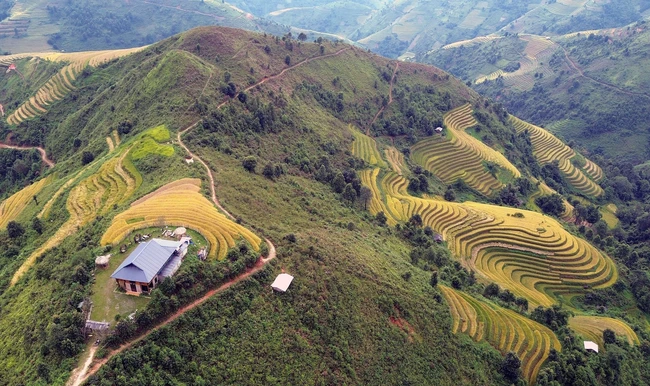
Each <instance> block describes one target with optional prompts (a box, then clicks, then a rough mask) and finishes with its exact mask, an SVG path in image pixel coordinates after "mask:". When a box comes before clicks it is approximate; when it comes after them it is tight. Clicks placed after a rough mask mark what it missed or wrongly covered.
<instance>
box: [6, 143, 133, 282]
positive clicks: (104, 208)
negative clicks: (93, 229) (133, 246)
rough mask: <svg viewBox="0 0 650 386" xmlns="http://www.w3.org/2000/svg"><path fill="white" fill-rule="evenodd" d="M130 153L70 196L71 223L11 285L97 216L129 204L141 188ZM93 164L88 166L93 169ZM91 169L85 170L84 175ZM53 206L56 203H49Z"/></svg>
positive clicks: (106, 165)
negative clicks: (136, 191) (36, 262)
mask: <svg viewBox="0 0 650 386" xmlns="http://www.w3.org/2000/svg"><path fill="white" fill-rule="evenodd" d="M128 152H129V150H128V149H127V150H123V151H122V152H121V153H117V154H116V155H115V156H114V157H113V158H110V159H109V160H107V161H106V162H104V163H103V164H102V166H101V167H100V168H99V170H98V171H97V172H95V173H94V174H92V175H90V176H89V177H87V178H86V179H84V180H82V181H81V182H80V183H79V184H77V185H76V186H75V187H74V188H72V190H71V191H70V194H69V196H68V199H67V201H66V209H67V210H68V213H70V217H69V218H68V220H67V221H66V222H65V223H64V224H63V225H62V226H61V227H60V228H59V229H58V230H57V232H56V233H55V234H54V236H52V237H51V238H50V239H49V240H48V241H47V242H45V244H43V245H41V246H40V247H39V248H38V249H36V250H35V251H34V252H33V253H32V254H31V255H30V256H29V257H28V258H27V260H25V262H24V263H23V265H22V266H21V267H20V268H19V269H18V271H16V273H15V274H14V277H13V278H12V279H11V284H12V285H13V284H15V283H16V282H18V280H19V279H20V278H21V277H22V275H24V274H25V272H27V270H28V269H29V268H31V266H32V265H34V262H35V261H36V259H37V258H39V257H40V256H41V255H43V254H44V253H45V252H47V251H48V250H50V249H52V248H54V247H56V246H57V245H59V244H60V243H61V241H63V240H64V239H65V238H66V237H68V236H70V235H71V234H73V233H74V232H76V231H77V230H78V229H79V228H80V227H82V226H84V225H86V224H88V223H89V222H91V221H92V220H94V219H95V218H96V217H97V216H98V215H101V214H106V213H107V212H109V211H110V210H112V209H113V206H114V205H119V204H121V203H124V201H126V200H128V199H129V198H130V197H131V196H132V195H133V193H134V192H135V190H136V189H137V188H138V186H139V183H141V181H142V177H141V176H140V175H139V173H138V171H137V170H136V169H135V168H133V167H131V165H130V163H129V162H128V160H127V155H128ZM93 165H94V163H93V164H91V165H89V166H93ZM87 169H88V168H85V169H84V170H82V172H85V171H86V170H87ZM75 180H76V178H72V179H70V180H69V181H68V182H67V183H66V184H65V185H64V187H66V186H69V185H68V184H72V183H73V181H75ZM63 189H64V188H63V187H62V188H61V189H59V191H57V193H55V196H57V197H58V195H60V194H61V193H59V192H63ZM50 202H52V203H53V202H54V201H53V200H50ZM50 202H48V203H47V204H46V207H48V208H47V210H46V208H43V212H41V214H40V216H42V215H47V213H48V212H49V207H51V204H50Z"/></svg>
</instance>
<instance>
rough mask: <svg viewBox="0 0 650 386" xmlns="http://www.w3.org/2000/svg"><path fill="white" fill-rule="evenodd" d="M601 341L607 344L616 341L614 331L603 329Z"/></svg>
mask: <svg viewBox="0 0 650 386" xmlns="http://www.w3.org/2000/svg"><path fill="white" fill-rule="evenodd" d="M603 341H604V342H605V343H607V344H612V343H616V333H615V332H614V331H612V330H610V329H609V328H607V329H605V331H603Z"/></svg>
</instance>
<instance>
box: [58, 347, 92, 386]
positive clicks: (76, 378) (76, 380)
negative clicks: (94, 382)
mask: <svg viewBox="0 0 650 386" xmlns="http://www.w3.org/2000/svg"><path fill="white" fill-rule="evenodd" d="M89 350H90V351H89V352H88V358H86V360H85V361H84V365H83V367H82V368H81V369H79V368H77V369H75V370H74V371H73V372H72V375H71V376H70V380H68V383H66V386H79V385H81V382H82V381H83V379H82V378H81V377H80V375H82V374H86V373H87V372H88V369H89V368H90V364H91V363H92V361H93V358H94V357H95V351H97V346H95V345H94V344H93V345H92V346H90V349H89Z"/></svg>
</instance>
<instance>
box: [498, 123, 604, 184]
mask: <svg viewBox="0 0 650 386" xmlns="http://www.w3.org/2000/svg"><path fill="white" fill-rule="evenodd" d="M510 120H511V122H512V124H513V126H514V128H515V130H516V131H517V133H522V132H524V131H528V133H529V134H530V140H531V142H532V144H533V154H534V155H535V158H537V161H538V162H539V163H540V164H542V165H545V164H549V163H552V162H554V161H557V162H558V166H559V168H560V171H561V172H562V174H563V175H564V177H565V178H566V180H567V182H568V183H569V184H570V185H571V186H572V187H573V188H575V189H576V190H577V191H579V192H581V193H583V194H585V195H587V196H592V197H598V196H600V195H602V194H603V189H602V188H601V187H600V186H598V184H597V183H596V182H595V181H594V180H593V179H592V178H593V177H591V178H590V176H592V173H593V176H596V177H597V178H602V177H603V174H602V170H601V169H600V167H598V166H597V165H596V164H594V163H593V162H591V161H589V160H586V164H585V172H583V171H582V170H580V169H579V168H577V167H576V166H575V165H573V163H572V162H571V159H572V158H574V157H575V156H576V153H575V151H573V149H571V148H570V147H568V146H567V145H565V144H564V143H563V142H562V141H560V140H559V139H558V138H557V137H555V136H554V135H553V134H551V133H549V132H548V131H546V130H544V129H542V128H541V127H538V126H535V125H532V124H530V123H528V122H525V121H522V120H521V119H519V118H517V117H514V116H512V115H511V116H510ZM587 171H588V172H587Z"/></svg>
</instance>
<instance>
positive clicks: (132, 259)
mask: <svg viewBox="0 0 650 386" xmlns="http://www.w3.org/2000/svg"><path fill="white" fill-rule="evenodd" d="M189 244H190V238H189V237H183V238H182V239H181V240H178V241H177V240H163V239H152V240H150V241H147V242H145V243H141V244H140V245H138V247H137V248H136V249H135V250H134V251H133V252H131V254H130V255H129V256H128V257H127V258H126V259H124V261H123V262H122V264H120V266H119V267H117V269H116V270H115V272H113V274H112V275H111V277H112V278H113V279H115V280H116V281H117V285H119V286H120V287H121V288H122V289H124V290H125V291H126V292H127V293H128V294H133V295H139V294H141V293H149V292H150V291H151V290H152V289H154V288H155V287H156V285H158V283H160V281H162V280H163V279H164V278H166V277H169V276H172V275H173V274H174V273H176V271H177V270H178V267H180V265H181V261H182V260H183V257H185V254H187V248H188V246H189Z"/></svg>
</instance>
